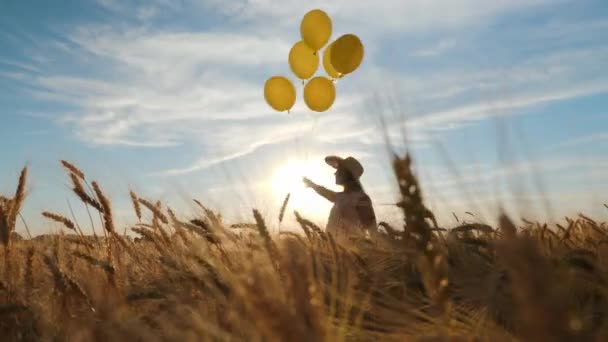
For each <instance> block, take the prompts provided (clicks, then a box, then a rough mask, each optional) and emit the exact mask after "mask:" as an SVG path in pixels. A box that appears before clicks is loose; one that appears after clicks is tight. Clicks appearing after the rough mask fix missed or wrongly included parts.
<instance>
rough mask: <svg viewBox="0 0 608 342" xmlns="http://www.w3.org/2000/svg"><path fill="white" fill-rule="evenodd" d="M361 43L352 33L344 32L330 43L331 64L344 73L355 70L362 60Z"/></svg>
mask: <svg viewBox="0 0 608 342" xmlns="http://www.w3.org/2000/svg"><path fill="white" fill-rule="evenodd" d="M363 54H364V51H363V44H362V43H361V40H360V39H359V37H357V36H355V35H354V34H345V35H343V36H341V37H340V38H338V39H336V41H335V42H333V43H332V44H331V65H332V66H333V67H334V69H336V71H337V72H339V73H341V74H343V75H346V74H350V73H351V72H353V71H355V70H356V69H357V68H358V67H359V65H361V61H362V60H363Z"/></svg>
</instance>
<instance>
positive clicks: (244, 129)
mask: <svg viewBox="0 0 608 342" xmlns="http://www.w3.org/2000/svg"><path fill="white" fill-rule="evenodd" d="M546 2H547V1H542V0H527V1H524V0H517V1H506V0H500V1H490V2H488V1H474V0H457V1H451V2H449V3H445V2H443V1H437V0H433V1H397V0H390V1H385V2H380V3H377V4H374V6H370V5H369V3H368V2H366V1H362V0H356V1H347V0H340V1H334V2H331V3H324V2H320V1H318V2H312V3H302V2H297V1H289V2H288V3H287V4H282V5H278V2H275V1H263V2H250V1H233V2H220V1H211V0H203V1H184V2H180V3H179V4H178V3H175V2H171V1H160V0H157V1H152V2H149V3H146V6H142V5H140V4H136V3H132V2H119V1H115V0H98V3H99V5H100V6H102V7H103V8H105V9H107V10H110V11H113V12H114V13H116V14H120V15H122V16H130V17H132V16H135V17H140V19H146V20H148V19H150V20H152V19H154V18H156V17H162V16H163V15H164V14H166V13H165V11H164V10H169V11H174V12H179V11H183V8H186V7H188V8H189V11H194V10H199V11H201V12H202V10H201V9H207V10H209V11H215V13H218V12H219V13H222V14H223V15H225V16H226V17H227V18H228V23H231V24H234V25H232V26H230V25H227V26H226V25H224V26H219V27H217V28H214V29H213V30H209V31H205V32H199V31H194V30H188V29H187V28H182V27H181V26H179V25H178V27H180V28H175V27H173V28H163V27H154V28H152V26H147V25H141V24H138V23H131V22H127V23H122V24H121V25H100V24H90V25H81V26H79V27H77V28H76V29H74V30H73V31H70V32H65V36H66V39H65V41H62V42H49V45H50V46H51V47H54V49H55V50H54V51H53V53H57V54H60V56H64V57H65V58H66V59H68V60H69V61H70V62H71V63H73V64H74V65H77V66H78V67H79V69H84V70H87V69H88V68H90V69H96V70H97V72H80V73H78V72H65V71H60V70H51V71H49V70H44V72H42V71H41V70H42V69H41V68H38V67H35V69H32V68H30V69H27V68H25V70H24V71H29V72H30V73H29V75H28V76H27V78H26V79H25V80H26V81H27V80H29V82H30V83H31V87H30V88H29V89H28V91H30V92H31V93H33V94H34V95H35V96H37V98H38V99H43V100H47V101H54V102H57V103H60V104H62V105H66V106H68V107H69V109H68V110H66V111H65V112H66V113H67V114H63V115H60V116H59V117H57V116H55V117H53V119H54V120H55V122H57V123H58V124H61V125H67V126H69V127H70V130H71V131H73V132H75V136H76V137H77V138H79V139H80V140H82V141H86V142H87V143H89V144H99V145H127V146H134V147H136V146H137V147H169V146H175V145H178V144H191V145H194V146H197V148H198V149H200V151H201V154H205V155H204V156H202V157H201V158H200V159H198V160H193V161H192V162H191V163H190V164H189V165H185V166H178V167H174V168H171V169H168V170H164V171H161V172H160V173H161V174H164V175H178V174H184V173H190V172H194V171H198V170H202V169H205V168H207V167H209V166H212V165H215V164H217V163H221V162H225V161H229V160H234V159H237V158H240V157H243V156H247V155H249V154H251V153H254V152H255V151H256V150H258V149H260V148H261V147H263V146H268V145H276V144H281V143H284V142H285V141H288V140H290V139H294V138H295V137H298V136H302V135H303V134H305V132H303V130H302V125H306V126H307V127H309V126H310V124H311V120H310V118H309V117H305V116H303V115H304V112H305V108H304V105H303V104H302V103H301V102H302V101H301V100H299V102H298V104H297V106H296V108H294V110H293V112H292V114H291V116H289V117H286V114H280V113H274V112H272V111H271V110H270V109H269V108H268V106H266V104H265V103H264V102H263V98H262V86H263V81H264V79H265V78H266V77H268V76H269V75H271V74H276V73H285V74H287V73H289V69H288V67H287V63H286V62H287V61H286V59H287V58H286V56H287V52H288V50H289V48H290V46H291V44H292V43H293V41H292V40H293V39H294V37H297V27H298V23H299V20H300V18H301V15H302V13H304V12H305V11H307V10H309V9H310V8H314V7H317V6H319V7H323V8H325V9H326V10H327V11H328V12H330V13H331V14H332V16H333V17H334V20H335V22H336V31H337V32H339V31H342V30H353V31H357V33H359V32H360V34H361V36H362V37H364V38H366V37H367V39H366V43H368V45H369V48H370V50H371V52H370V53H368V54H366V60H365V66H364V68H363V70H362V75H361V76H359V75H355V76H353V77H354V79H353V82H355V83H356V82H357V81H359V82H361V81H363V82H365V81H366V80H371V81H370V82H369V83H368V84H367V85H366V86H371V89H370V88H361V87H359V88H357V87H352V86H350V85H349V79H346V80H344V82H342V81H341V82H339V83H338V91H339V94H338V99H337V101H336V104H335V106H334V108H332V113H331V117H330V118H325V117H323V118H322V119H321V122H320V123H318V125H319V126H321V127H322V128H323V130H320V131H319V132H318V134H316V136H315V141H317V142H319V143H324V144H328V145H331V144H339V143H341V142H343V141H352V140H356V141H357V142H358V143H361V144H368V145H377V144H379V143H382V142H383V141H381V136H380V135H378V134H374V130H375V129H376V128H375V127H372V126H370V125H369V122H368V121H365V120H361V119H362V117H363V113H362V109H361V108H362V107H363V104H364V103H365V101H366V100H369V99H370V90H371V91H373V90H374V89H377V88H380V87H382V88H384V89H383V91H391V90H392V91H394V92H396V93H397V94H396V96H398V97H407V98H409V99H412V101H411V103H410V104H411V105H412V106H411V108H406V110H407V111H408V112H411V113H414V114H415V115H407V117H406V118H407V121H406V124H405V125H406V128H407V129H408V131H409V132H408V135H409V136H410V137H411V138H412V140H415V141H425V140H429V139H431V138H432V136H433V132H436V131H441V130H449V129H457V128H459V127H462V125H466V124H469V123H472V122H476V121H481V120H484V119H487V118H489V117H493V116H497V115H506V114H511V113H515V112H516V110H517V109H521V108H526V107H530V106H536V105H539V104H543V103H547V102H551V101H558V100H564V99H570V98H574V97H578V96H584V95H589V94H595V93H601V92H606V91H608V80H606V79H605V78H602V77H600V76H598V75H599V73H598V68H600V66H598V65H601V63H599V62H600V61H602V60H606V59H608V50H607V49H606V47H600V48H596V47H594V48H589V49H573V50H560V49H558V50H557V51H554V52H552V53H548V54H543V56H540V57H539V56H535V55H534V54H532V55H531V56H526V57H520V59H519V60H516V63H515V64H512V65H489V66H488V65H486V66H485V67H483V66H479V65H472V66H468V67H463V66H462V64H456V65H452V64H448V65H444V66H441V67H437V68H433V69H431V70H428V69H425V70H415V69H414V70H412V69H406V70H402V67H401V66H399V65H391V64H386V63H385V62H383V60H382V58H381V57H382V56H379V55H376V54H375V53H374V52H373V51H374V50H378V49H381V48H382V46H383V43H384V41H383V39H382V37H383V36H384V35H386V34H387V33H392V34H393V35H394V34H395V33H396V32H398V33H399V34H405V35H407V34H408V33H412V32H418V33H420V32H423V33H424V32H435V31H437V30H446V29H451V28H454V27H458V28H459V29H460V30H465V31H466V29H465V28H467V27H471V26H478V27H480V26H483V25H484V24H483V23H484V22H490V21H492V20H494V19H495V18H497V17H499V16H502V15H506V14H509V13H512V12H513V11H518V10H524V9H529V8H533V7H535V6H540V5H543V4H545V3H546ZM440 13H450V15H449V16H445V15H439V14H440ZM378 18H382V20H378ZM361 23H364V24H363V25H361ZM287 26H289V27H291V29H290V30H289V31H288V30H284V29H283V28H285V27H287ZM600 26H601V25H600ZM589 29H590V30H597V29H598V28H597V25H596V26H593V27H590V28H589ZM571 30H574V28H571ZM576 30H579V29H578V28H577V29H576ZM286 32H291V33H286ZM568 32H570V31H568ZM577 32H578V31H577ZM593 32H595V31H593ZM578 33H579V34H580V33H581V32H578ZM543 39H549V38H547V37H546V36H545V37H544V38H543ZM551 39H558V38H557V37H553V38H551ZM456 41H458V42H459V44H458V46H457V45H456V43H455V42H456ZM468 44H470V42H469V43H468ZM459 48H461V47H460V39H459V38H458V37H456V36H454V37H448V38H440V39H438V42H437V43H436V45H433V44H430V45H429V46H425V47H423V48H418V49H417V50H416V49H412V52H410V53H409V54H410V55H416V56H419V57H423V56H426V57H428V56H434V55H435V56H436V55H438V54H441V53H448V52H451V51H452V50H455V49H459ZM469 48H471V49H476V48H478V47H469ZM366 51H367V50H366ZM24 65H26V64H24ZM34 71H35V72H34ZM26 75H27V74H26ZM386 84H393V85H397V86H396V87H388V88H387V87H386ZM298 88H299V91H301V86H300V85H299V84H298ZM402 109H403V108H402ZM366 114H369V113H366ZM387 119H388V120H389V121H390V126H391V132H390V133H391V134H392V136H394V137H396V136H398V135H399V134H400V133H401V132H400V127H399V124H400V123H401V122H402V119H403V118H402V117H396V116H392V117H391V114H390V113H389V115H388V118H387Z"/></svg>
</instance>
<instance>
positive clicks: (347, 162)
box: [325, 156, 363, 179]
mask: <svg viewBox="0 0 608 342" xmlns="http://www.w3.org/2000/svg"><path fill="white" fill-rule="evenodd" d="M325 162H326V163H327V164H328V165H329V166H331V167H333V168H334V169H337V168H338V167H339V166H341V167H343V168H345V169H346V170H348V171H349V172H350V173H351V174H352V175H353V177H355V179H359V178H360V177H361V175H363V166H362V165H361V163H359V161H358V160H357V159H355V158H353V157H347V158H341V157H338V156H327V157H325Z"/></svg>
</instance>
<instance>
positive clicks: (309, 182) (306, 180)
mask: <svg viewBox="0 0 608 342" xmlns="http://www.w3.org/2000/svg"><path fill="white" fill-rule="evenodd" d="M302 182H304V186H306V187H307V188H311V187H312V186H313V185H314V184H315V183H313V182H312V181H311V180H310V179H308V178H306V177H303V178H302Z"/></svg>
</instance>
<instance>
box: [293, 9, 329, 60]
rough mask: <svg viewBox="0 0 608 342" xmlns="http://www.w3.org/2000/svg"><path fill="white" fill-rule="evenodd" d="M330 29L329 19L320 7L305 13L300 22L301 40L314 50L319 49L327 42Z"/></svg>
mask: <svg viewBox="0 0 608 342" xmlns="http://www.w3.org/2000/svg"><path fill="white" fill-rule="evenodd" d="M331 30H332V27H331V19H330V18H329V16H328V15H327V13H325V12H323V11H322V10H320V9H314V10H312V11H310V12H308V13H306V14H305V15H304V18H302V22H301V23H300V35H301V36H302V40H303V41H304V42H306V44H308V46H310V47H311V48H312V49H313V50H315V51H319V50H321V48H322V47H323V46H325V44H327V42H328V41H329V37H331Z"/></svg>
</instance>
